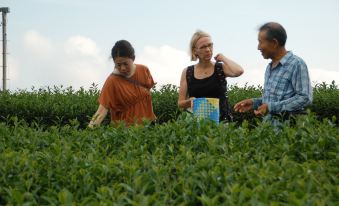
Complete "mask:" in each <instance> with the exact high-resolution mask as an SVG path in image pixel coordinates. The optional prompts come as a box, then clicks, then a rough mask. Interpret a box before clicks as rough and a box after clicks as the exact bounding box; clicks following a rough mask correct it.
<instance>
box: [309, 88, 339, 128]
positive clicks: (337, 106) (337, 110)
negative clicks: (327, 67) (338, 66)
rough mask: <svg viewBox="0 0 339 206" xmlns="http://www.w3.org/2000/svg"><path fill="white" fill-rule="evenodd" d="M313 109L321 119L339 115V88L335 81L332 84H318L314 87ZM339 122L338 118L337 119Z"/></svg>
mask: <svg viewBox="0 0 339 206" xmlns="http://www.w3.org/2000/svg"><path fill="white" fill-rule="evenodd" d="M311 110H312V111H314V112H315V113H316V114H317V115H318V117H319V118H320V119H323V118H330V119H331V118H332V117H333V116H335V117H337V118H338V117H339V116H338V115H339V88H338V85H336V84H335V82H334V81H333V82H332V83H331V84H329V85H328V84H326V83H325V82H323V83H322V84H318V85H316V86H315V88H314V89H313V104H312V106H311ZM337 123H338V119H337Z"/></svg>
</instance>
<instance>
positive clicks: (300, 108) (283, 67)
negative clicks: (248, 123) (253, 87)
mask: <svg viewBox="0 0 339 206" xmlns="http://www.w3.org/2000/svg"><path fill="white" fill-rule="evenodd" d="M286 39H287V34H286V31H285V29H284V28H283V27H282V26H281V25H280V24H278V23H275V22H269V23H266V24H264V25H262V26H261V27H260V28H259V35H258V41H259V44H258V50H260V51H261V54H262V56H263V57H264V58H265V59H271V60H272V61H271V63H269V64H268V66H267V68H266V72H265V84H264V92H263V95H262V97H261V98H253V99H245V100H243V101H241V102H238V103H237V104H236V105H235V106H234V109H235V111H239V112H246V111H249V110H251V109H254V113H255V115H256V116H266V117H265V119H267V120H270V119H272V117H274V116H278V115H281V116H283V117H286V116H287V117H289V116H290V115H295V114H302V113H305V107H306V106H307V105H309V104H311V102H312V87H311V83H310V78H309V74H308V69H307V66H306V64H305V62H304V61H303V60H302V59H301V58H300V57H298V56H296V55H294V54H293V53H292V52H291V51H287V50H286V49H285V43H286ZM286 114H287V115H286Z"/></svg>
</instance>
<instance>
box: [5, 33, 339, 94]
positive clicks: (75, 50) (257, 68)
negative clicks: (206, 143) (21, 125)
mask: <svg viewBox="0 0 339 206" xmlns="http://www.w3.org/2000/svg"><path fill="white" fill-rule="evenodd" d="M23 40H24V41H23V45H22V46H23V53H22V55H21V56H16V57H15V59H14V57H11V56H10V55H9V63H8V74H7V76H8V78H9V79H10V80H9V82H8V85H9V86H8V87H9V88H10V89H12V90H15V89H17V88H20V89H25V88H26V89H29V88H31V87H32V86H34V87H41V86H54V85H63V86H64V87H67V86H72V87H74V88H79V87H80V86H84V87H85V88H88V87H90V86H91V84H92V83H93V82H94V83H96V84H98V85H99V88H101V86H102V85H103V83H104V81H105V79H106V77H107V76H108V75H109V73H110V72H111V71H112V66H113V63H112V61H111V60H109V59H108V58H107V56H108V55H107V54H106V52H104V53H103V52H102V51H101V49H100V48H99V47H98V46H97V44H96V43H95V42H94V41H93V40H91V39H90V38H87V37H84V36H73V37H70V38H68V39H67V40H66V41H64V42H62V43H57V42H55V41H53V40H51V39H49V38H47V37H45V36H44V35H42V34H41V33H39V32H37V31H28V32H27V33H25V35H24V36H23ZM135 62H136V63H140V64H144V65H146V66H148V67H149V69H150V71H151V73H152V75H153V78H154V80H155V81H156V82H157V83H158V85H159V86H160V85H164V84H173V85H177V86H179V83H180V77H181V73H182V70H183V69H184V68H185V67H187V66H189V65H192V64H195V63H196V62H191V61H190V58H189V55H188V53H187V52H185V51H181V50H178V49H176V48H173V47H171V46H168V45H164V46H161V47H154V46H146V47H144V49H143V50H142V51H141V52H140V53H139V54H137V57H136V61H135ZM239 63H240V64H241V65H242V66H243V67H244V69H245V73H244V74H243V75H242V76H240V77H237V78H228V79H227V80H228V83H229V84H237V85H239V86H243V85H245V84H246V83H247V84H248V85H254V86H257V85H263V82H264V72H265V68H266V65H267V62H266V61H259V62H258V63H256V64H248V65H246V62H245V63H241V62H239ZM309 68H310V69H309V71H310V76H311V81H312V84H313V85H314V84H315V83H322V82H324V81H325V82H327V83H330V82H331V81H332V80H335V81H336V83H337V84H338V82H339V72H338V71H334V70H325V69H321V68H312V67H311V66H309Z"/></svg>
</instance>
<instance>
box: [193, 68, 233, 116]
mask: <svg viewBox="0 0 339 206" xmlns="http://www.w3.org/2000/svg"><path fill="white" fill-rule="evenodd" d="M186 81H187V91H188V96H189V97H196V98H200V97H207V98H218V99H219V109H220V110H219V111H220V117H219V119H220V121H224V120H228V121H232V119H231V118H232V115H231V113H230V110H229V107H228V101H227V92H226V88H227V82H226V79H225V74H224V71H223V69H222V65H221V64H220V63H216V64H215V66H214V72H213V74H212V75H211V76H209V77H207V78H204V79H196V78H195V77H194V65H192V66H189V67H187V70H186Z"/></svg>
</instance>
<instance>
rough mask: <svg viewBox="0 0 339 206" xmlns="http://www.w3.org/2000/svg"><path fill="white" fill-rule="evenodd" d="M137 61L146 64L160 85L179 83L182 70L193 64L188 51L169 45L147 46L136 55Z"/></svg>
mask: <svg viewBox="0 0 339 206" xmlns="http://www.w3.org/2000/svg"><path fill="white" fill-rule="evenodd" d="M136 63H140V64H144V65H146V66H147V67H148V68H149V69H150V71H151V73H152V76H153V79H154V81H156V82H157V83H158V85H164V84H173V85H177V86H178V85H179V83H180V77H181V73H182V70H183V69H184V68H185V67H187V66H188V65H191V64H193V63H192V62H190V58H189V56H188V54H187V53H186V52H183V51H180V50H178V49H175V48H173V47H170V46H168V45H164V46H161V47H159V48H157V47H152V46H146V47H145V48H144V50H143V51H142V52H141V54H139V55H138V56H137V57H136Z"/></svg>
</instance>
